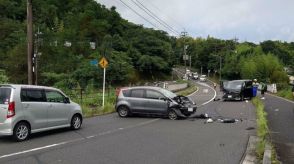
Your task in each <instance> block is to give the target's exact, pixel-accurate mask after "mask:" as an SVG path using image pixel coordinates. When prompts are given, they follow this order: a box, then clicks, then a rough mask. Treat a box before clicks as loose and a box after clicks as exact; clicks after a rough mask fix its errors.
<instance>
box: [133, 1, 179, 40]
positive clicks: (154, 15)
mask: <svg viewBox="0 0 294 164" xmlns="http://www.w3.org/2000/svg"><path fill="white" fill-rule="evenodd" d="M131 1H132V2H133V3H134V4H135V5H136V6H138V7H139V8H141V9H142V10H143V11H144V12H145V13H146V14H148V15H149V16H151V17H152V18H153V19H155V20H156V21H157V22H158V23H160V24H161V25H162V26H164V27H165V28H166V29H168V30H169V31H171V32H173V33H174V34H177V35H180V33H179V32H178V31H177V30H175V29H174V28H173V27H171V26H170V25H168V24H167V23H166V22H165V21H163V20H162V19H160V18H159V17H158V16H157V15H156V14H155V13H154V12H152V11H151V10H150V9H148V8H147V7H146V6H145V5H144V4H143V3H141V2H140V1H138V0H136V2H135V1H134V0H131Z"/></svg>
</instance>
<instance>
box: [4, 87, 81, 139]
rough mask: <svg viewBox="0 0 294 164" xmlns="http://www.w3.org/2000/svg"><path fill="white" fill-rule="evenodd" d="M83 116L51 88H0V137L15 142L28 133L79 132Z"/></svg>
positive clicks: (73, 104) (77, 106)
mask: <svg viewBox="0 0 294 164" xmlns="http://www.w3.org/2000/svg"><path fill="white" fill-rule="evenodd" d="M82 120H83V114H82V109H81V107H80V105H78V104H76V103H74V102H72V101H71V100H70V99H69V98H68V97H67V96H66V95H65V94H64V93H63V92H62V91H60V90H59V89H56V88H53V87H44V86H34V85H14V84H5V85H3V84H1V85H0V135H10V136H13V137H14V138H15V139H16V141H23V140H26V139H28V137H29V136H30V134H31V133H36V132H41V131H46V130H51V129H57V128H65V127H70V128H72V129H74V130H77V129H80V127H81V125H82Z"/></svg>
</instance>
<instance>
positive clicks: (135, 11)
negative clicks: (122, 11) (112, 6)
mask: <svg viewBox="0 0 294 164" xmlns="http://www.w3.org/2000/svg"><path fill="white" fill-rule="evenodd" d="M119 1H120V2H121V3H122V4H123V5H125V6H126V7H127V8H129V9H130V10H132V11H133V12H134V13H136V14H137V15H138V16H139V17H141V18H142V19H144V20H145V21H147V22H148V23H150V24H151V25H152V26H153V27H155V28H157V29H160V28H158V27H157V26H156V25H155V24H153V23H152V22H150V21H149V20H148V19H146V18H145V17H143V16H142V15H141V14H139V13H138V12H137V11H136V10H134V9H133V8H132V7H130V6H129V5H127V4H126V3H125V2H123V1H122V0H119Z"/></svg>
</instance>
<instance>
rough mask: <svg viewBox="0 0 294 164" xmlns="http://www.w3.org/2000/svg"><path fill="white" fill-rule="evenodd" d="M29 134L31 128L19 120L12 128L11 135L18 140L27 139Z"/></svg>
mask: <svg viewBox="0 0 294 164" xmlns="http://www.w3.org/2000/svg"><path fill="white" fill-rule="evenodd" d="M30 134H31V128H30V126H29V125H28V124H27V123H25V122H20V123H18V124H16V126H15V127H14V129H13V137H14V139H15V140H16V141H18V142H20V141H24V140H26V139H28V138H29V136H30Z"/></svg>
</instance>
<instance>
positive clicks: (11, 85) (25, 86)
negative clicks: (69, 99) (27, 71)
mask: <svg viewBox="0 0 294 164" xmlns="http://www.w3.org/2000/svg"><path fill="white" fill-rule="evenodd" d="M0 87H12V88H36V89H50V90H59V89H57V88H53V87H47V86H40V85H27V84H0ZM59 91H60V90H59Z"/></svg>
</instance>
